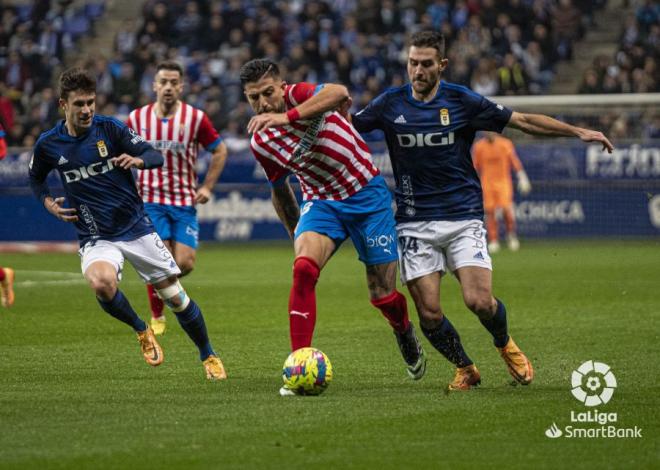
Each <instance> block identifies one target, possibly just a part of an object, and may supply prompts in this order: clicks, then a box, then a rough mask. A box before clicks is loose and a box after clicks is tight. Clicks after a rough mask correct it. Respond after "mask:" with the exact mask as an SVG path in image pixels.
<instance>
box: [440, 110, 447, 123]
mask: <svg viewBox="0 0 660 470" xmlns="http://www.w3.org/2000/svg"><path fill="white" fill-rule="evenodd" d="M440 124H442V125H443V126H448V125H449V110H448V109H447V108H442V109H441V110H440Z"/></svg>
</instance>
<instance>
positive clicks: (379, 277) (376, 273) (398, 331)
mask: <svg viewBox="0 0 660 470" xmlns="http://www.w3.org/2000/svg"><path fill="white" fill-rule="evenodd" d="M367 285H368V286H369V296H370V298H371V304H372V305H373V306H374V307H376V308H377V309H378V310H380V313H381V314H382V315H383V316H384V317H385V319H386V320H387V321H388V322H389V324H390V326H391V327H392V331H393V332H394V336H395V338H396V340H397V344H398V345H399V350H400V351H401V355H402V356H403V360H404V361H405V363H406V369H407V372H408V375H409V376H410V378H412V379H413V380H419V379H421V378H422V377H423V376H424V373H425V372H426V354H425V353H424V348H423V347H422V343H421V342H420V341H419V339H418V338H417V334H416V333H415V327H414V326H413V324H412V323H411V322H410V320H409V317H408V302H407V301H406V298H405V296H404V295H403V294H402V293H401V292H399V291H398V290H397V289H396V262H395V261H391V262H389V263H385V264H376V265H371V266H367Z"/></svg>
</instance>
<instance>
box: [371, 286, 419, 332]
mask: <svg viewBox="0 0 660 470" xmlns="http://www.w3.org/2000/svg"><path fill="white" fill-rule="evenodd" d="M371 304H372V305H373V306H374V307H376V308H377V309H378V310H380V312H381V313H382V314H383V316H384V317H385V318H387V321H388V322H389V323H390V325H392V328H393V329H394V330H396V331H398V332H399V333H403V332H404V331H406V330H407V329H408V325H410V321H409V320H408V304H407V303H406V298H405V297H404V295H403V294H402V293H401V292H399V291H397V290H394V292H392V293H391V294H390V295H388V296H386V297H381V298H380V299H372V300H371Z"/></svg>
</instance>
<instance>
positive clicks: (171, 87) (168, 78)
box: [154, 69, 183, 106]
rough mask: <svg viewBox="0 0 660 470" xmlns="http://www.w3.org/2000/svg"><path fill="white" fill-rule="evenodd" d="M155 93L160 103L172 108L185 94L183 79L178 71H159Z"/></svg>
mask: <svg viewBox="0 0 660 470" xmlns="http://www.w3.org/2000/svg"><path fill="white" fill-rule="evenodd" d="M154 91H155V92H156V100H157V101H158V102H159V103H162V104H164V105H165V106H172V105H174V104H175V103H176V102H177V101H178V99H179V97H180V96H181V93H183V77H182V76H181V74H180V73H179V72H178V71H177V70H165V69H162V70H159V71H158V73H157V74H156V76H155V77H154Z"/></svg>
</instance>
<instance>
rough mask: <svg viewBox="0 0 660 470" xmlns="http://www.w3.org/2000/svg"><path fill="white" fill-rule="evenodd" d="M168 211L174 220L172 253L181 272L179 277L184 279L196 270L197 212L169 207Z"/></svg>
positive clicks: (187, 208) (197, 243) (188, 208)
mask: <svg viewBox="0 0 660 470" xmlns="http://www.w3.org/2000/svg"><path fill="white" fill-rule="evenodd" d="M168 211H169V212H170V219H171V220H172V224H171V233H172V236H171V243H170V245H171V246H170V252H171V253H172V255H174V261H176V264H177V265H178V266H179V269H180V270H181V274H180V275H179V277H183V276H186V275H187V274H190V272H192V270H193V269H194V268H195V260H196V257H195V255H196V251H197V247H198V246H199V222H198V221H197V210H196V209H195V208H194V207H169V208H168ZM159 235H160V233H159Z"/></svg>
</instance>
